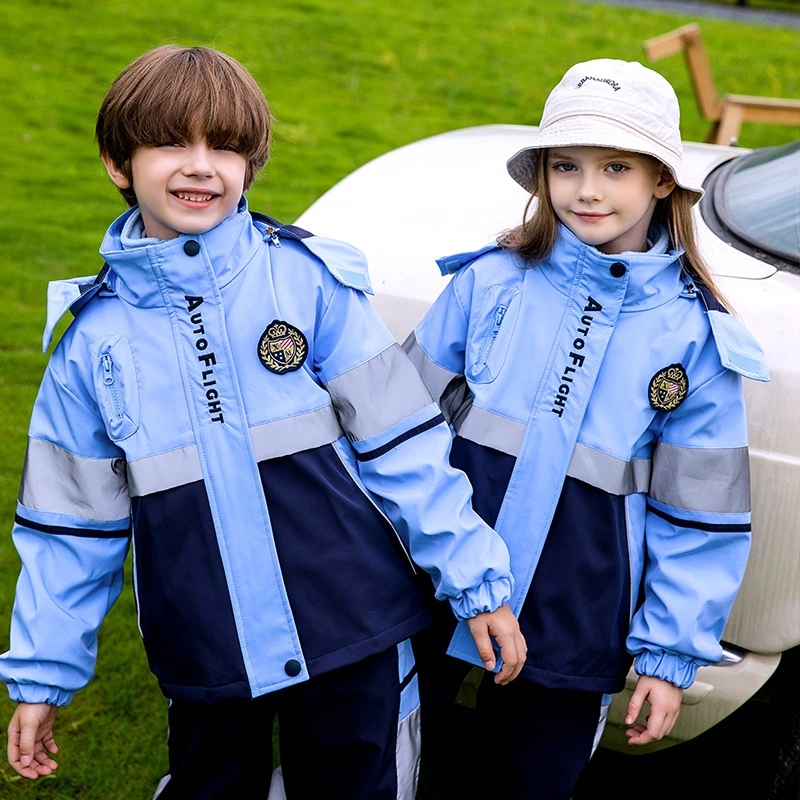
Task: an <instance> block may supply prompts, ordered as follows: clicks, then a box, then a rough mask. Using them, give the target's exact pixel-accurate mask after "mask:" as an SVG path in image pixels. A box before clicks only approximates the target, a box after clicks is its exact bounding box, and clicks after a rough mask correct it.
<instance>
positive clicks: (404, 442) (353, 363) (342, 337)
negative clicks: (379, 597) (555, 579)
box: [314, 286, 512, 619]
mask: <svg viewBox="0 0 800 800" xmlns="http://www.w3.org/2000/svg"><path fill="white" fill-rule="evenodd" d="M314 348H315V359H316V366H315V369H316V370H317V372H318V374H319V375H320V377H321V379H322V381H323V382H324V383H325V385H326V388H327V389H328V391H329V392H330V393H331V396H332V398H333V402H334V408H335V409H336V411H337V414H338V416H339V419H340V422H341V424H342V427H343V429H344V430H345V432H346V433H347V437H348V439H349V440H350V444H351V446H352V450H353V453H354V458H355V464H356V469H357V473H358V476H359V479H360V480H361V481H363V484H364V485H365V487H366V488H367V489H368V490H369V491H370V492H371V493H373V494H374V495H376V496H377V497H378V498H380V502H381V505H382V508H383V510H384V512H385V513H386V515H387V516H388V517H389V519H390V520H391V522H392V524H393V525H394V526H395V528H396V529H397V531H398V533H399V534H400V536H401V538H402V539H403V541H404V542H405V544H406V545H407V547H408V548H409V551H410V553H411V556H412V558H413V560H414V562H415V563H416V564H418V565H419V566H420V567H421V568H422V569H424V570H425V571H426V572H428V573H429V574H430V575H431V577H432V579H433V582H434V586H435V589H436V596H437V597H438V598H439V599H443V600H444V599H446V600H449V602H450V604H451V606H452V608H453V611H454V612H455V614H456V616H457V617H459V618H460V619H464V618H468V617H472V616H474V615H475V614H477V613H480V612H482V611H494V610H496V609H497V608H499V607H500V606H501V605H502V604H503V603H505V602H507V601H508V599H509V597H510V596H511V589H512V578H511V573H510V569H509V560H508V551H507V549H506V546H505V544H504V542H503V541H502V539H501V538H500V537H499V536H498V535H497V534H496V533H495V532H494V531H493V530H492V529H491V528H490V527H489V526H487V525H486V523H484V522H483V520H481V518H480V517H479V516H478V515H477V514H476V513H475V511H474V510H473V509H472V505H471V496H472V488H471V486H470V484H469V481H468V480H467V478H466V476H465V475H464V474H463V473H462V472H460V471H458V470H455V469H453V468H452V467H451V466H450V464H449V453H450V444H451V437H450V431H449V428H448V426H447V424H446V423H445V422H444V419H443V417H442V415H441V413H440V411H439V408H438V406H437V405H436V404H435V403H434V402H432V399H431V396H430V394H429V392H428V391H427V389H426V388H425V385H424V384H423V382H422V380H421V379H420V377H419V375H418V374H417V371H416V369H415V368H414V365H413V364H412V363H411V361H410V360H409V358H408V357H407V356H406V354H405V353H404V352H403V351H402V349H401V348H400V346H399V345H398V344H397V343H396V342H395V341H394V339H392V337H391V335H390V334H389V333H388V331H387V330H386V328H385V326H384V325H383V323H382V322H381V320H380V318H379V317H378V315H377V313H376V312H375V311H374V309H373V308H372V306H371V305H370V303H369V301H368V300H367V298H366V297H364V295H363V294H361V293H360V292H357V291H354V290H353V289H348V288H346V287H344V286H339V287H337V289H336V291H335V292H334V294H333V296H332V298H331V300H330V304H329V307H328V308H327V310H326V312H325V316H324V319H323V320H322V322H321V324H320V326H319V330H318V332H317V335H316V338H315V343H314Z"/></svg>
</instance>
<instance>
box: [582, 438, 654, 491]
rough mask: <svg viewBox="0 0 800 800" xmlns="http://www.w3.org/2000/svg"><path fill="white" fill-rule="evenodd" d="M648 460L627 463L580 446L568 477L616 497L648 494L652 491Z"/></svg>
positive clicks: (638, 459) (633, 460) (640, 459)
mask: <svg viewBox="0 0 800 800" xmlns="http://www.w3.org/2000/svg"><path fill="white" fill-rule="evenodd" d="M650 470H651V462H650V459H648V458H634V459H631V460H630V461H625V460H623V459H621V458H615V457H614V456H611V455H609V454H608V453H603V452H601V451H600V450H595V449H594V448H593V447H587V446H586V445H585V444H581V443H580V442H578V443H577V444H576V445H575V450H574V451H573V453H572V460H571V461H570V464H569V469H568V470H567V475H569V477H571V478H576V479H577V480H579V481H583V482H584V483H588V484H589V485H590V486H595V487H597V488H598V489H602V490H603V491H604V492H608V493H609V494H616V495H629V494H638V493H640V492H642V493H646V492H647V491H648V490H649V489H650Z"/></svg>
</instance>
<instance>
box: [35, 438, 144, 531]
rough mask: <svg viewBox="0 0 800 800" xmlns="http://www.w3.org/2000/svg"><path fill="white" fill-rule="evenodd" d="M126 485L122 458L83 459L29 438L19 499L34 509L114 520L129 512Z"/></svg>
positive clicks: (47, 443) (105, 520)
mask: <svg viewBox="0 0 800 800" xmlns="http://www.w3.org/2000/svg"><path fill="white" fill-rule="evenodd" d="M127 484H128V482H127V478H126V475H125V467H124V461H123V459H121V458H119V459H117V458H84V457H82V456H77V455H75V454H74V453H70V452H69V451H67V450H64V449H63V448H62V447H58V446H57V445H55V444H52V443H50V442H45V441H43V440H41V439H34V438H29V439H28V450H27V453H26V454H25V466H24V468H23V470H22V482H21V485H20V493H19V501H20V503H21V504H22V505H23V506H25V507H26V508H30V509H33V510H35V511H43V512H48V513H53V514H62V515H67V516H71V517H79V518H81V519H85V520H90V521H95V522H114V521H116V520H120V519H123V518H125V517H127V516H128V515H129V513H130V500H129V497H128V485H127Z"/></svg>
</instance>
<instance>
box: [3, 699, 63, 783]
mask: <svg viewBox="0 0 800 800" xmlns="http://www.w3.org/2000/svg"><path fill="white" fill-rule="evenodd" d="M57 711H58V707H57V706H51V705H50V704H49V703H19V704H17V709H16V711H15V712H14V716H13V717H11V722H9V723H8V763H9V764H11V766H12V767H13V768H14V769H15V770H16V771H17V772H18V773H19V774H20V775H22V777H23V778H39V777H41V776H43V775H49V774H50V773H51V772H53V770H55V769H57V768H58V764H57V763H56V762H55V761H53V759H52V758H50V756H49V755H48V753H53V754H55V753H57V752H58V747H57V746H56V742H55V739H54V738H53V723H54V722H55V720H56V713H57Z"/></svg>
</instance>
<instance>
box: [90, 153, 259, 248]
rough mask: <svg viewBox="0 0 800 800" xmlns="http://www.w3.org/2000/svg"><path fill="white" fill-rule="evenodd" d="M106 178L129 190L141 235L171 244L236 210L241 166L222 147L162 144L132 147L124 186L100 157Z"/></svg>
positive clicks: (115, 169) (117, 173) (243, 165)
mask: <svg viewBox="0 0 800 800" xmlns="http://www.w3.org/2000/svg"><path fill="white" fill-rule="evenodd" d="M103 162H104V164H105V166H106V170H107V171H108V174H109V177H110V178H111V180H112V181H113V182H114V183H115V184H116V186H117V187H119V188H120V189H127V188H129V187H131V186H133V190H134V192H135V193H136V200H137V203H138V205H139V210H140V211H141V213H142V220H143V222H144V229H145V234H146V235H147V236H148V237H155V238H157V239H174V238H175V237H176V236H180V235H181V234H182V233H189V234H198V233H205V232H206V231H209V230H211V228H213V227H215V226H216V225H218V224H219V223H220V222H222V220H224V219H225V218H226V217H228V216H230V215H231V214H232V213H233V211H234V210H235V209H236V207H237V205H238V203H239V199H240V198H241V196H242V191H243V188H244V179H245V171H246V169H247V161H246V159H245V158H244V156H242V155H240V154H239V153H237V152H236V151H235V150H233V149H230V148H228V147H224V146H221V147H215V148H210V147H209V146H208V144H207V143H206V142H205V141H204V140H203V141H194V142H167V143H164V144H161V145H156V146H152V147H150V146H146V147H138V148H137V149H136V150H135V151H134V153H133V156H132V157H131V175H132V178H133V180H132V181H131V180H129V179H128V178H127V177H126V176H125V175H124V174H123V173H122V172H121V171H120V169H119V168H118V167H117V166H116V164H114V163H113V162H111V160H110V159H109V158H108V156H106V155H103Z"/></svg>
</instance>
